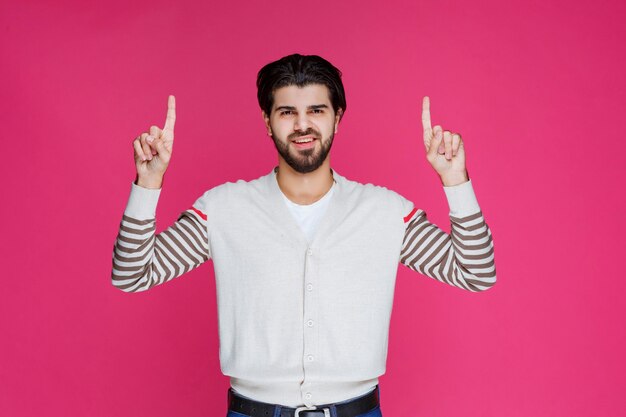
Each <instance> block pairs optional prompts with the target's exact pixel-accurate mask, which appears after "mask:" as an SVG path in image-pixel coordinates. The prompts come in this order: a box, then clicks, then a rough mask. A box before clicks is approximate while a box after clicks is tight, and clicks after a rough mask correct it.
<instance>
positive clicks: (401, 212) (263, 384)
mask: <svg viewBox="0 0 626 417" xmlns="http://www.w3.org/2000/svg"><path fill="white" fill-rule="evenodd" d="M333 176H334V178H335V181H336V185H335V188H336V189H335V190H334V195H333V198H332V199H331V200H330V203H329V206H328V208H327V211H326V213H325V215H324V217H323V218H322V220H321V221H320V223H319V225H318V228H317V231H316V233H315V236H314V238H313V240H312V241H311V242H310V244H309V243H308V242H307V239H306V237H305V236H304V234H303V232H302V230H301V229H300V228H299V227H298V225H297V223H296V221H295V219H294V218H293V216H292V215H291V214H290V213H289V211H288V207H287V206H286V205H285V202H284V201H283V196H282V193H281V191H280V188H279V187H278V183H277V182H276V178H275V173H274V172H273V171H272V172H270V173H269V174H267V175H264V176H262V177H260V178H258V179H256V180H253V181H249V182H246V181H243V180H240V181H237V182H236V183H225V184H222V185H220V186H217V187H215V188H213V189H211V190H209V191H207V192H205V193H204V194H203V195H202V196H201V197H200V198H198V199H197V200H196V202H195V203H194V204H193V207H191V208H190V209H188V210H186V211H185V212H183V213H182V214H181V216H180V217H179V219H178V221H177V222H176V223H175V224H173V225H172V226H170V227H169V228H168V229H167V230H165V231H163V232H161V233H160V234H158V235H157V236H154V231H155V228H156V226H155V211H156V204H157V200H158V196H159V193H160V190H148V189H144V188H141V187H138V186H136V185H135V184H133V185H132V190H131V195H130V198H129V201H128V205H127V207H126V210H125V212H124V217H123V219H122V223H121V225H120V232H119V235H118V239H117V241H116V245H115V248H114V254H113V274H112V282H113V285H115V286H116V287H118V288H120V289H121V290H123V291H127V292H132V291H143V290H147V289H149V288H151V287H153V286H154V285H158V284H161V283H164V282H166V281H168V280H171V279H173V278H175V277H177V276H180V275H182V274H183V273H185V272H187V271H189V270H191V269H193V268H195V267H197V266H198V265H200V264H201V263H202V262H204V261H206V260H208V259H212V260H213V265H214V269H215V279H216V288H217V305H218V322H219V340H220V350H219V357H220V364H221V370H222V372H223V373H224V375H228V376H230V380H231V386H232V387H233V389H235V391H237V392H239V393H241V394H242V395H244V396H247V397H250V398H254V399H256V400H258V401H263V402H267V403H276V404H282V405H286V406H290V407H296V406H300V405H303V404H304V405H307V406H311V405H319V404H324V403H331V402H338V401H343V400H346V399H348V398H352V397H356V396H358V395H361V394H364V393H366V392H368V391H371V390H372V389H373V388H374V386H375V385H376V384H377V383H378V377H379V376H380V375H382V374H384V373H385V366H386V359H387V344H388V343H387V342H388V332H389V320H390V316H391V310H392V304H393V296H394V288H395V279H396V272H397V267H398V262H402V263H403V264H405V265H407V266H408V267H409V268H412V269H414V270H416V271H418V272H420V273H423V274H425V275H428V276H430V277H432V278H435V279H438V280H440V281H442V282H446V283H448V284H450V285H454V286H457V287H460V288H463V289H466V290H470V291H482V290H485V289H488V288H490V287H491V286H492V285H493V284H494V283H495V264H494V259H493V246H492V239H491V233H490V231H489V228H488V227H487V225H486V224H485V223H484V219H483V217H482V213H481V211H480V208H479V206H478V203H477V201H476V198H475V195H474V192H473V189H472V185H471V181H468V182H465V183H463V184H460V185H457V186H454V187H444V190H445V192H446V196H447V198H448V202H449V205H450V209H451V210H450V219H451V221H452V236H450V235H448V234H446V233H445V232H443V231H442V230H441V229H440V228H438V227H437V226H435V225H433V224H432V223H430V222H428V221H427V220H426V214H425V213H424V211H423V210H420V209H417V208H415V207H414V206H413V203H411V202H410V201H408V200H407V199H405V198H404V197H402V196H400V195H399V194H397V193H395V192H393V191H391V190H388V189H386V188H384V187H378V186H374V185H371V184H365V185H364V184H360V183H357V182H354V181H350V180H347V179H346V178H344V177H342V176H341V175H339V174H338V173H337V172H333Z"/></svg>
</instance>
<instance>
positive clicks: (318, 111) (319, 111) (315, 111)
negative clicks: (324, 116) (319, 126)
mask: <svg viewBox="0 0 626 417" xmlns="http://www.w3.org/2000/svg"><path fill="white" fill-rule="evenodd" d="M313 113H315V114H320V113H324V110H322V109H313Z"/></svg>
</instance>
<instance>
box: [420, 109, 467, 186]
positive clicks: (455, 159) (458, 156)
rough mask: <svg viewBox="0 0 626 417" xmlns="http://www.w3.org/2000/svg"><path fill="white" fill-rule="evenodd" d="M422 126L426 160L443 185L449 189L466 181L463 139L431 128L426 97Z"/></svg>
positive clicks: (439, 127) (448, 132) (457, 135)
mask: <svg viewBox="0 0 626 417" xmlns="http://www.w3.org/2000/svg"><path fill="white" fill-rule="evenodd" d="M422 125H423V127H424V146H425V147H426V159H428V162H430V164H431V165H432V167H433V168H434V169H435V171H436V172H437V174H439V177H440V178H441V182H442V183H443V185H444V186H446V187H451V186H453V185H458V184H462V183H464V182H466V181H468V180H469V176H468V174H467V169H466V168H465V148H464V146H463V139H462V138H461V135H460V134H459V133H454V132H450V131H449V130H443V128H442V127H441V126H439V125H437V126H435V128H434V129H433V128H432V127H431V124H430V98H429V97H428V96H426V97H424V100H423V102H422Z"/></svg>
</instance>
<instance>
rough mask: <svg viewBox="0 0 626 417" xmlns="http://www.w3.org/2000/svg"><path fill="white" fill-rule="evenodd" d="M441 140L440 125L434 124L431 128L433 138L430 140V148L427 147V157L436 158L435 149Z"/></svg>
mask: <svg viewBox="0 0 626 417" xmlns="http://www.w3.org/2000/svg"><path fill="white" fill-rule="evenodd" d="M442 140H443V131H442V129H441V126H435V128H434V129H433V139H432V140H431V141H430V148H429V149H428V157H429V158H436V157H437V155H438V152H437V149H438V148H439V145H441V141H442Z"/></svg>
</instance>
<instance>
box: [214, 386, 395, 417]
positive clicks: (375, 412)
mask: <svg viewBox="0 0 626 417" xmlns="http://www.w3.org/2000/svg"><path fill="white" fill-rule="evenodd" d="M355 398H358V397H355ZM378 398H379V399H380V386H379V387H378ZM353 399H354V398H350V399H348V400H345V401H341V402H338V403H335V404H341V403H344V402H348V401H351V400H353ZM379 402H380V401H379ZM279 407H280V406H278V407H276V410H277V412H276V415H280V408H279ZM226 417H250V416H248V415H247V414H241V413H238V412H236V411H228V414H226ZM270 417H274V416H270ZM330 417H337V413H336V411H335V409H334V408H331V409H330ZM355 417H383V413H382V411H381V410H380V405H378V406H376V407H374V408H372V409H371V410H370V411H368V412H366V413H365V414H359V415H358V416H355Z"/></svg>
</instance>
